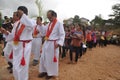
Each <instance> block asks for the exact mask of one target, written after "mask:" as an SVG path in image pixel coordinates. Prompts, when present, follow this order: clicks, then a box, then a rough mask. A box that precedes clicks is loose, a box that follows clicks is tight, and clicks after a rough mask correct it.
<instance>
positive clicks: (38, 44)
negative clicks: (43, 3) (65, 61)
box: [32, 17, 44, 66]
mask: <svg viewBox="0 0 120 80" xmlns="http://www.w3.org/2000/svg"><path fill="white" fill-rule="evenodd" d="M36 23H37V25H36V26H35V27H34V29H33V40H32V53H33V54H34V57H33V66H36V65H37V64H38V62H39V59H40V49H41V48H42V37H43V36H44V35H43V33H42V32H43V31H42V29H41V28H42V27H44V26H43V24H42V18H41V17H37V21H36Z"/></svg>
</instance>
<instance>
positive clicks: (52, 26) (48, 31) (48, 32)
mask: <svg viewBox="0 0 120 80" xmlns="http://www.w3.org/2000/svg"><path fill="white" fill-rule="evenodd" d="M56 22H57V19H56V18H55V19H54V20H53V22H52V24H51V23H49V25H48V29H47V33H46V36H45V40H48V38H49V36H50V34H51V33H52V30H53V28H54V26H55V24H56ZM50 25H51V26H50ZM50 27H51V28H50Z"/></svg>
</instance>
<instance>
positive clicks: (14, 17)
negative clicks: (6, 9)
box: [13, 12, 19, 21]
mask: <svg viewBox="0 0 120 80" xmlns="http://www.w3.org/2000/svg"><path fill="white" fill-rule="evenodd" d="M13 20H14V21H17V20H19V17H18V16H17V12H16V13H14V14H13Z"/></svg>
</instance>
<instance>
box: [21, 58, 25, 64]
mask: <svg viewBox="0 0 120 80" xmlns="http://www.w3.org/2000/svg"><path fill="white" fill-rule="evenodd" d="M20 64H21V65H22V66H24V65H25V58H24V57H22V59H21V63H20Z"/></svg>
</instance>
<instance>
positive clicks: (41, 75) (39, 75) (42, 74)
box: [38, 72, 47, 78]
mask: <svg viewBox="0 0 120 80" xmlns="http://www.w3.org/2000/svg"><path fill="white" fill-rule="evenodd" d="M45 76H47V73H45V72H42V73H40V74H38V77H39V78H43V77H45Z"/></svg>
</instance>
